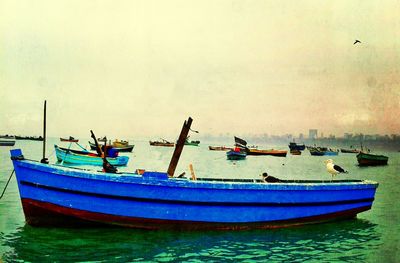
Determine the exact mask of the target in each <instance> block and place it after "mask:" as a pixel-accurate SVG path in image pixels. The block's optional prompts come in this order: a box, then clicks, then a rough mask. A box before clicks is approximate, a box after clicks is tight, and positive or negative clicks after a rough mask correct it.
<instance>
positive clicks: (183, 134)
mask: <svg viewBox="0 0 400 263" xmlns="http://www.w3.org/2000/svg"><path fill="white" fill-rule="evenodd" d="M192 121H193V119H192V118H190V117H189V119H188V120H187V121H185V122H184V123H183V126H182V130H181V134H180V135H179V138H178V141H177V142H176V146H175V150H174V154H173V155H172V158H171V162H170V163H169V167H168V171H167V174H168V176H169V177H173V176H174V173H175V169H176V166H177V165H178V161H179V158H180V157H181V153H182V150H183V146H184V144H185V140H186V137H187V136H188V133H189V130H190V125H192Z"/></svg>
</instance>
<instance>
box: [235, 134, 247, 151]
mask: <svg viewBox="0 0 400 263" xmlns="http://www.w3.org/2000/svg"><path fill="white" fill-rule="evenodd" d="M234 137H235V146H237V147H241V148H247V146H246V145H247V142H246V141H245V140H243V139H240V138H238V137H236V136H234Z"/></svg>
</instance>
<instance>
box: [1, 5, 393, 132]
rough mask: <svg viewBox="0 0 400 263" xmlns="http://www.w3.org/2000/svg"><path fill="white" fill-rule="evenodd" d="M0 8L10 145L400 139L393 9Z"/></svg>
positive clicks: (3, 92) (3, 100)
mask: <svg viewBox="0 0 400 263" xmlns="http://www.w3.org/2000/svg"><path fill="white" fill-rule="evenodd" d="M155 6H156V7H157V8H155ZM0 7H1V8H0V22H1V23H0V34H1V36H2V40H1V42H0V47H1V50H2V52H1V54H0V56H1V59H0V72H1V73H2V74H1V75H0V86H1V88H0V113H1V114H0V123H2V125H1V127H0V133H1V134H6V133H9V134H21V135H23V134H26V135H35V134H36V135H39V134H41V131H42V114H43V113H42V111H43V101H44V100H45V99H46V100H47V106H48V107H47V123H48V127H47V128H48V129H47V131H48V134H49V135H50V136H51V135H53V136H69V135H73V136H87V135H88V134H89V131H90V130H94V131H96V132H97V133H98V134H103V135H104V134H109V135H110V136H114V137H120V138H123V137H126V136H130V135H136V136H141V137H144V136H158V135H160V134H163V135H164V136H165V137H169V136H175V134H177V133H178V132H179V130H180V128H181V126H182V123H183V121H184V120H186V119H187V118H188V117H189V116H191V117H192V118H193V119H194V122H193V126H194V127H195V129H196V130H200V131H201V132H202V133H204V134H219V133H226V132H229V133H231V134H246V133H254V134H259V133H269V134H285V133H291V134H299V133H304V134H307V133H308V129H309V128H315V129H318V130H319V131H321V132H324V133H326V134H329V133H332V134H343V133H345V132H352V133H360V132H362V133H372V134H374V133H379V134H392V133H398V132H399V131H400V119H399V118H398V116H400V89H399V87H398V83H400V74H399V72H400V52H399V51H400V24H399V23H397V21H398V12H397V10H399V8H400V3H399V2H398V1H384V2H382V3H370V2H365V1H354V2H348V1H335V2H332V3H328V4H327V3H324V4H321V3H320V2H318V1H308V2H296V1H293V2H286V3H281V2H273V1H272V2H268V1H267V2H266V1H252V2H243V1H236V0H222V1H218V2H215V1H210V0H206V1H199V2H192V1H183V0H172V1H168V2H163V1H141V0H138V1H118V2H117V3H115V2H113V1H102V2H82V1H56V2H54V1H49V0H43V1H39V2H35V3H33V2H31V1H18V2H15V1H8V0H5V1H2V2H1V4H0ZM355 10H357V11H356V12H355ZM205 17H207V18H208V19H205ZM355 39H359V40H360V41H361V43H357V44H356V45H354V41H355Z"/></svg>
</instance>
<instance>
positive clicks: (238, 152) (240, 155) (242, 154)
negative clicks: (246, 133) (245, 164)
mask: <svg viewBox="0 0 400 263" xmlns="http://www.w3.org/2000/svg"><path fill="white" fill-rule="evenodd" d="M246 156H247V153H246V151H244V150H242V149H238V148H235V149H233V150H230V151H228V152H227V153H226V158H227V159H228V160H244V159H246Z"/></svg>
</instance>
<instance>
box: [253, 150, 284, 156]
mask: <svg viewBox="0 0 400 263" xmlns="http://www.w3.org/2000/svg"><path fill="white" fill-rule="evenodd" d="M247 155H272V156H277V157H286V155H287V151H284V150H258V149H247Z"/></svg>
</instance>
